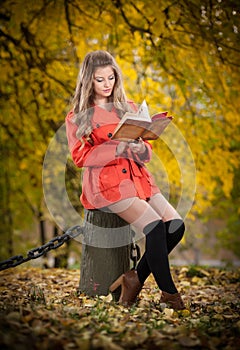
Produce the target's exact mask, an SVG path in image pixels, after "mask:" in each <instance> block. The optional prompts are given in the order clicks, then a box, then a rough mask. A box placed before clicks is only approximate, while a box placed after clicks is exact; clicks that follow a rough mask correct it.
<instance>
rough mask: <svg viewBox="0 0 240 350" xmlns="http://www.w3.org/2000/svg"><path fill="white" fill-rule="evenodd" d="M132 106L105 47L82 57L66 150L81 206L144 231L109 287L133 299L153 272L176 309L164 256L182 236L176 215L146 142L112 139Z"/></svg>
mask: <svg viewBox="0 0 240 350" xmlns="http://www.w3.org/2000/svg"><path fill="white" fill-rule="evenodd" d="M129 110H130V111H133V110H136V106H135V105H134V103H132V102H131V101H128V100H127V98H126V95H125V92H124V88H123V83H122V77H121V71H120V69H119V67H118V65H117V63H116V61H115V59H114V58H113V57H112V56H111V55H110V54H109V53H108V52H106V51H101V50H99V51H94V52H90V53H88V54H87V55H86V57H85V59H84V61H83V63H82V67H81V69H80V73H79V78H78V83H77V87H76V91H75V96H74V99H73V109H72V111H70V113H69V114H68V115H67V117H66V130H67V137H68V144H69V149H70V152H71V155H72V159H73V161H74V163H75V164H76V166H78V167H84V168H85V171H84V174H83V182H82V194H81V197H80V199H81V202H82V204H83V206H84V207H85V208H87V209H96V208H98V209H100V208H102V209H104V210H105V209H106V208H107V209H108V210H110V211H112V212H114V213H116V214H117V215H119V216H120V217H121V218H123V219H124V220H125V221H126V222H128V223H129V224H132V225H133V226H135V227H136V228H138V229H140V230H141V231H142V232H144V234H145V235H146V249H145V253H144V255H143V256H142V258H141V260H140V261H139V263H138V265H137V267H136V269H135V270H130V271H128V272H126V273H125V274H123V275H122V276H120V277H119V278H118V279H117V280H116V281H115V282H114V283H113V284H112V285H111V286H110V291H114V290H115V289H116V288H118V287H119V286H121V296H120V299H119V302H120V303H122V304H124V305H126V306H130V305H132V304H133V303H135V301H136V299H137V296H138V294H139V293H140V291H141V289H142V286H143V284H144V281H145V280H146V279H147V277H148V276H149V274H150V273H152V274H153V276H154V278H155V280H156V283H157V285H158V287H159V288H160V289H161V291H162V294H161V299H160V302H164V303H167V304H169V306H170V307H172V308H174V309H176V310H180V309H183V308H184V307H185V306H184V303H183V300H182V298H181V296H180V294H179V293H178V291H177V289H176V286H175V284H174V282H173V279H172V276H171V272H170V266H169V260H168V254H169V253H170V252H171V251H172V249H173V248H174V247H175V246H176V245H177V244H178V243H179V241H180V240H181V239H182V237H183V234H184V230H185V226H184V222H183V220H182V218H181V217H180V215H179V214H178V213H177V212H176V210H175V209H174V208H173V207H172V206H171V205H170V204H169V202H168V201H167V200H166V199H165V198H164V196H163V195H162V194H161V192H160V190H159V188H158V187H157V186H156V184H155V182H154V179H153V177H152V175H151V174H150V173H149V171H148V170H147V168H146V167H145V163H146V162H149V160H150V158H151V145H150V144H149V143H148V142H146V141H143V140H139V141H138V142H130V141H129V142H123V141H116V140H112V139H111V137H112V134H113V131H114V129H115V127H116V126H117V124H118V123H119V121H120V119H121V117H122V116H123V114H124V113H125V112H126V111H129Z"/></svg>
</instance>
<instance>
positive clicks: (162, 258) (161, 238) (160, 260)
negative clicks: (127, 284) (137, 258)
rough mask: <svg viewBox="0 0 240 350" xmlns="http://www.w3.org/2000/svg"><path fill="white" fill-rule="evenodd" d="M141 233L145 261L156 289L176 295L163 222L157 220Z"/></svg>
mask: <svg viewBox="0 0 240 350" xmlns="http://www.w3.org/2000/svg"><path fill="white" fill-rule="evenodd" d="M143 232H144V234H145V235H146V250H145V257H146V261H147V264H148V266H149V269H150V271H151V272H152V274H153V276H154V278H155V280H156V282H157V285H158V287H159V288H160V289H161V290H163V291H165V292H167V293H170V294H174V293H177V289H176V287H175V284H174V282H173V280H172V276H171V272H170V266H169V261H168V250H167V239H166V229H165V225H164V223H163V221H162V220H159V221H155V222H152V223H150V224H148V225H147V226H146V227H145V228H144V230H143ZM137 271H138V269H137ZM138 276H139V275H138ZM139 279H140V278H139Z"/></svg>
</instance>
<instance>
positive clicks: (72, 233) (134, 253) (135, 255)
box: [0, 225, 141, 271]
mask: <svg viewBox="0 0 240 350" xmlns="http://www.w3.org/2000/svg"><path fill="white" fill-rule="evenodd" d="M80 234H83V228H82V227H81V226H79V225H76V226H73V227H71V228H69V229H68V230H67V231H66V232H65V233H64V234H62V235H61V236H57V237H55V238H53V239H51V240H50V241H49V242H48V243H45V244H43V245H42V246H41V247H38V248H33V249H31V250H29V251H28V252H27V256H26V257H25V258H24V257H23V256H22V255H15V256H12V257H11V258H9V259H7V260H3V261H0V271H2V270H6V269H9V268H11V267H15V266H18V265H20V264H23V263H25V262H27V261H29V260H32V259H37V258H39V257H41V256H43V255H44V254H46V253H48V252H49V251H50V250H53V249H57V248H59V247H61V246H62V245H63V244H64V243H65V242H67V241H69V240H70V239H73V238H76V237H77V236H79V235H80ZM130 249H131V254H130V258H131V260H132V261H133V267H134V268H135V267H136V264H137V261H138V260H139V259H140V255H141V254H140V248H139V246H138V245H137V244H136V243H135V242H134V240H133V243H131V248H130Z"/></svg>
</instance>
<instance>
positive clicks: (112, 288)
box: [109, 275, 123, 292]
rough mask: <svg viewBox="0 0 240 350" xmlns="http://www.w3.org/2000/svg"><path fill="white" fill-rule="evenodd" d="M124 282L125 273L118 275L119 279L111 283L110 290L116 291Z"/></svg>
mask: <svg viewBox="0 0 240 350" xmlns="http://www.w3.org/2000/svg"><path fill="white" fill-rule="evenodd" d="M122 282H123V275H122V276H120V277H118V279H117V280H116V281H115V282H113V284H111V286H110V287H109V290H110V292H114V291H115V290H116V289H117V288H118V287H119V286H121V284H122Z"/></svg>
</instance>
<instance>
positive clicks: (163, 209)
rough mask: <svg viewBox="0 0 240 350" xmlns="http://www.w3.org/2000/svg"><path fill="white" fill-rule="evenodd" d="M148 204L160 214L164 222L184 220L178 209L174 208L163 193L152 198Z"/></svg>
mask: <svg viewBox="0 0 240 350" xmlns="http://www.w3.org/2000/svg"><path fill="white" fill-rule="evenodd" d="M148 203H149V204H150V205H151V207H152V208H153V209H154V210H155V211H156V212H157V213H158V214H159V216H161V217H162V220H163V221H169V220H173V219H182V218H181V216H180V215H179V214H178V212H177V211H176V209H174V208H173V206H172V205H171V204H170V203H169V202H168V201H167V199H166V198H165V197H164V196H163V195H162V194H161V193H157V194H155V195H154V196H152V197H151V198H150V200H149V201H148Z"/></svg>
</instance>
